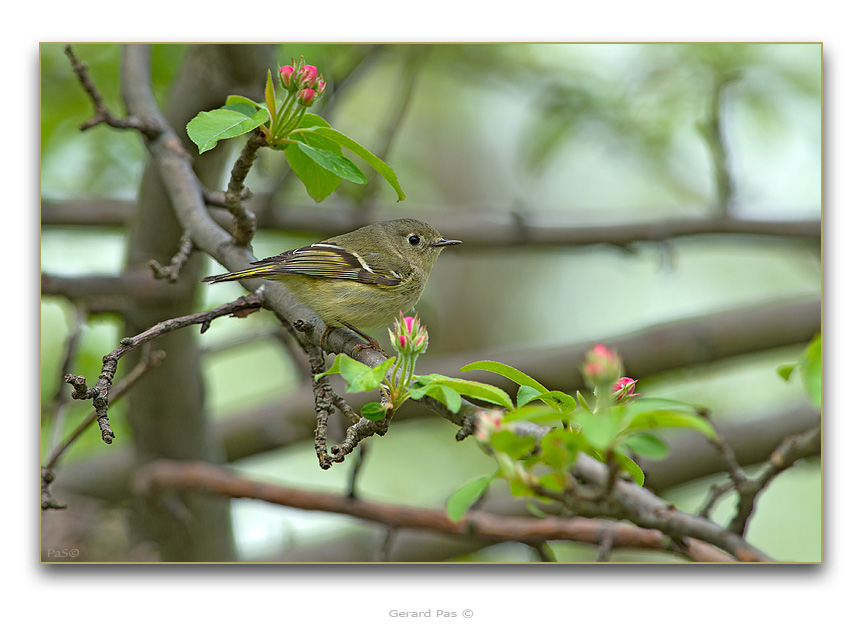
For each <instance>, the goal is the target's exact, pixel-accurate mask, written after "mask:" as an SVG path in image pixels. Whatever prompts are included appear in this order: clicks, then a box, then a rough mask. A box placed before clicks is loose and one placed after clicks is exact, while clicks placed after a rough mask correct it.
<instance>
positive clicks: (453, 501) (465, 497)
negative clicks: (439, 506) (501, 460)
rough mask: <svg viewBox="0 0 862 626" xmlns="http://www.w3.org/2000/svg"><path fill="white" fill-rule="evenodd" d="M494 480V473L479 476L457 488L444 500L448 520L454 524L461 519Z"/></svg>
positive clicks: (495, 475)
mask: <svg viewBox="0 0 862 626" xmlns="http://www.w3.org/2000/svg"><path fill="white" fill-rule="evenodd" d="M495 478H497V474H496V473H494V474H491V475H490V476H479V477H478V478H474V479H473V480H471V481H469V482H466V483H464V484H463V485H461V486H460V487H458V488H457V489H456V490H455V491H454V493H452V495H451V496H449V499H448V500H446V515H448V516H449V519H451V520H452V521H454V522H457V521H458V520H460V519H462V518H463V517H464V516H465V515H466V514H467V511H469V510H470V507H471V506H473V505H474V504H475V503H476V501H477V500H478V499H479V498H481V497H482V494H484V493H485V492H486V491H487V490H488V487H490V486H491V483H492V482H493V481H494V479H495Z"/></svg>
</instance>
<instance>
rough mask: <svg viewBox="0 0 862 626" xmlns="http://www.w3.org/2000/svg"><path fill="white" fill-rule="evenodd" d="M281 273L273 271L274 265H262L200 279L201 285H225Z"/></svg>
mask: <svg viewBox="0 0 862 626" xmlns="http://www.w3.org/2000/svg"><path fill="white" fill-rule="evenodd" d="M280 273H283V272H278V271H277V270H276V269H275V264H270V265H262V266H260V267H249V268H246V269H244V270H238V271H236V272H228V273H227V274H216V275H215V276H207V277H206V278H201V282H202V283H210V284H211V285H212V284H213V283H226V282H229V281H232V280H245V279H246V278H269V277H271V276H275V275H277V274H280Z"/></svg>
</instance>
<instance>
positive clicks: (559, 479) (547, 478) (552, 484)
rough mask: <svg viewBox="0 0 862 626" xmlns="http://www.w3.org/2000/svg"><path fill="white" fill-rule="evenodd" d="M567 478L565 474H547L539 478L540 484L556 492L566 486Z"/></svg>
mask: <svg viewBox="0 0 862 626" xmlns="http://www.w3.org/2000/svg"><path fill="white" fill-rule="evenodd" d="M567 480H568V479H567V478H566V476H565V475H564V474H545V475H544V476H541V477H540V478H539V484H540V485H541V486H542V487H544V488H545V489H547V490H548V491H553V492H555V493H560V492H562V491H563V490H564V489H565V488H566V484H567Z"/></svg>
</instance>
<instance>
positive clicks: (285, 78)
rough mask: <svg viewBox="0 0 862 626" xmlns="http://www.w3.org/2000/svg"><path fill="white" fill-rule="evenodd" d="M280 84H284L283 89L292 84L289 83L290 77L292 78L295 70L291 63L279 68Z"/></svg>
mask: <svg viewBox="0 0 862 626" xmlns="http://www.w3.org/2000/svg"><path fill="white" fill-rule="evenodd" d="M280 71H281V84H282V85H284V88H285V89H292V88H293V85H291V82H290V81H291V79H292V78H293V75H294V73H295V72H296V70H295V69H294V67H293V66H292V65H283V66H282V68H281V70H280Z"/></svg>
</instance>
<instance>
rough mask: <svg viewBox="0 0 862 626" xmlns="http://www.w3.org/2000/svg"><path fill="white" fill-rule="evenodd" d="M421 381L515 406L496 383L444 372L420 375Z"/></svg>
mask: <svg viewBox="0 0 862 626" xmlns="http://www.w3.org/2000/svg"><path fill="white" fill-rule="evenodd" d="M419 382H420V383H421V384H423V385H428V384H431V383H438V384H440V385H444V386H446V387H449V388H450V389H453V390H454V391H455V392H457V393H459V394H460V395H462V396H467V397H469V398H476V399H477V400H484V401H486V402H490V403H491V404H498V405H500V406H504V407H506V408H507V409H514V408H515V406H514V405H513V404H512V399H511V398H510V397H509V396H508V394H507V393H506V392H505V391H503V390H502V389H500V388H499V387H495V386H494V385H487V384H485V383H477V382H476V381H473V380H463V379H461V378H450V377H449V376H443V375H442V374H428V375H427V376H420V377H419Z"/></svg>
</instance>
